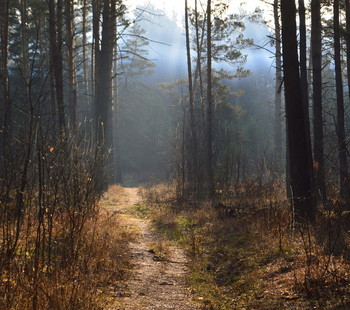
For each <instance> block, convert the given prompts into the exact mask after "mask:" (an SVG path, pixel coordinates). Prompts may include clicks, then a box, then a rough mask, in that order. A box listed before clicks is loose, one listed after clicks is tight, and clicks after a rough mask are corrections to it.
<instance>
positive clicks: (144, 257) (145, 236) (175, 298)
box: [105, 187, 200, 310]
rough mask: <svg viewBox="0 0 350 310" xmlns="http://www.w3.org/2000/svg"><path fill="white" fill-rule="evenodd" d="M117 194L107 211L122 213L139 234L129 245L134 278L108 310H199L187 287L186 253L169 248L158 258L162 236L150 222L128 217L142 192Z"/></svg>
mask: <svg viewBox="0 0 350 310" xmlns="http://www.w3.org/2000/svg"><path fill="white" fill-rule="evenodd" d="M111 190H113V188H112V189H111ZM116 190H121V192H120V193H119V194H118V195H117V199H115V200H114V201H113V204H110V205H109V206H108V210H109V211H112V212H113V213H120V214H121V216H122V218H123V222H124V224H125V225H128V226H131V228H133V229H136V230H138V231H139V234H138V238H136V240H135V241H133V242H131V244H130V249H131V263H132V266H133V268H132V275H131V277H130V279H129V280H128V282H127V283H126V284H125V287H122V288H121V287H119V288H117V289H116V292H115V293H114V294H115V296H116V297H117V298H116V300H115V302H114V304H112V305H109V306H108V307H107V308H105V309H106V310H107V309H108V310H139V309H140V310H141V309H149V310H151V309H152V310H165V309H174V310H175V309H176V310H192V309H200V307H199V305H198V304H196V303H194V302H192V301H191V300H190V291H189V289H188V288H187V287H186V284H185V276H186V273H187V267H186V265H187V259H186V256H185V254H184V252H183V250H182V249H180V248H178V247H176V246H173V245H170V246H169V255H168V257H167V259H166V260H164V259H161V258H159V257H157V256H156V255H155V253H154V251H153V250H152V244H155V243H156V242H157V241H158V240H159V235H158V234H157V232H156V231H155V230H154V229H152V227H151V223H150V221H149V220H147V219H139V218H133V217H130V216H128V215H126V214H125V211H127V209H128V208H130V207H132V206H133V205H135V204H139V203H140V202H141V198H140V195H139V189H138V188H120V187H118V188H116Z"/></svg>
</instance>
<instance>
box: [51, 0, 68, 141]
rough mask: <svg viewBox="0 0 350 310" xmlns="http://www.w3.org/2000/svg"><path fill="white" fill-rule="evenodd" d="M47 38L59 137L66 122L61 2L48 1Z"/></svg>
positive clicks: (63, 132) (64, 128) (58, 0)
mask: <svg viewBox="0 0 350 310" xmlns="http://www.w3.org/2000/svg"><path fill="white" fill-rule="evenodd" d="M48 4H49V38H50V50H51V57H52V61H53V64H52V65H53V72H54V78H55V90H56V105H57V111H58V128H59V132H60V135H61V136H62V135H64V134H65V130H66V120H65V111H64V110H65V109H64V98H63V73H62V71H63V60H62V43H63V42H62V0H57V7H56V4H55V0H49V3H48Z"/></svg>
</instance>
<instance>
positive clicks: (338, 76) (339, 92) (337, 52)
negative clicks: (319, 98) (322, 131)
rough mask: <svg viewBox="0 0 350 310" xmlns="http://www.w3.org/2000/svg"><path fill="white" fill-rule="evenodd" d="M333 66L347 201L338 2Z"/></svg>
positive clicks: (335, 5) (343, 192)
mask: <svg viewBox="0 0 350 310" xmlns="http://www.w3.org/2000/svg"><path fill="white" fill-rule="evenodd" d="M333 13H334V17H333V20H334V65H335V84H336V94H337V137H338V153H339V155H338V156H339V176H340V180H339V183H340V196H341V198H342V199H348V198H349V197H348V195H349V192H348V185H349V174H348V163H347V155H346V142H345V118H344V90H343V78H342V72H341V70H342V69H341V57H340V53H341V50H340V27H339V0H334V3H333Z"/></svg>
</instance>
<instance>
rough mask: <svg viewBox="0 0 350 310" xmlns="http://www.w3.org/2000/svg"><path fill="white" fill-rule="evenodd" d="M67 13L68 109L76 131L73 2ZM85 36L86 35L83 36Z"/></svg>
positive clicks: (68, 2) (67, 4) (67, 3)
mask: <svg viewBox="0 0 350 310" xmlns="http://www.w3.org/2000/svg"><path fill="white" fill-rule="evenodd" d="M65 13H66V42H67V67H68V68H67V69H68V70H67V75H68V107H69V123H70V124H69V125H70V128H71V129H73V131H75V129H76V108H77V89H76V80H75V64H74V35H73V16H74V4H73V1H71V0H65ZM83 35H84V34H83Z"/></svg>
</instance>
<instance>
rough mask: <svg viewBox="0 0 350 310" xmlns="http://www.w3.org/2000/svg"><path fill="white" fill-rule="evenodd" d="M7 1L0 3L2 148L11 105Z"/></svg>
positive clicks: (6, 135) (6, 134) (7, 134)
mask: <svg viewBox="0 0 350 310" xmlns="http://www.w3.org/2000/svg"><path fill="white" fill-rule="evenodd" d="M9 5H10V1H9V0H3V1H1V2H0V93H1V114H2V119H1V122H2V123H1V126H2V127H3V128H2V129H3V141H2V143H3V147H5V144H6V141H7V138H8V136H9V130H10V127H11V103H10V96H9V81H8V79H9V75H8V36H9Z"/></svg>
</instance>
